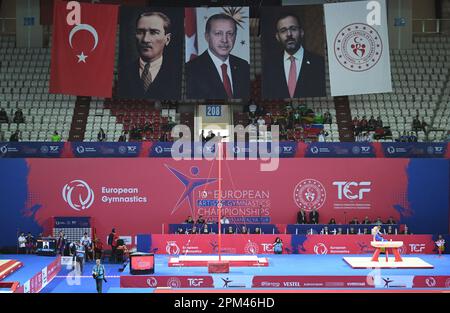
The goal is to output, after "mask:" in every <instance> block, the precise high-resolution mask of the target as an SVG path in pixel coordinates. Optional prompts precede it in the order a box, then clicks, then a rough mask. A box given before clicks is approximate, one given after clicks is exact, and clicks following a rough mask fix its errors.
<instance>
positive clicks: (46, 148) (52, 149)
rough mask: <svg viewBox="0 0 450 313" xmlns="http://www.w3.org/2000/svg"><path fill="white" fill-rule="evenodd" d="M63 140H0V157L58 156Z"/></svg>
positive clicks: (62, 146)
mask: <svg viewBox="0 0 450 313" xmlns="http://www.w3.org/2000/svg"><path fill="white" fill-rule="evenodd" d="M63 148H64V143H63V142H0V157H2V158H59V157H60V156H61V153H62V151H63Z"/></svg>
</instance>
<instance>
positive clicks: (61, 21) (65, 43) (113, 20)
mask: <svg viewBox="0 0 450 313" xmlns="http://www.w3.org/2000/svg"><path fill="white" fill-rule="evenodd" d="M66 6H67V7H66ZM75 7H76V6H75ZM117 12H118V6H117V5H104V4H101V5H100V4H89V3H80V11H79V12H76V8H75V9H73V8H72V7H69V6H68V4H67V2H62V1H59V0H58V1H55V5H54V13H53V42H52V56H51V68H50V93H62V94H70V95H78V96H97V97H111V95H112V83H113V72H114V53H115V49H116V29H117ZM77 14H79V15H80V19H79V21H77V20H76V18H75V17H76V15H77ZM69 24H71V25H69Z"/></svg>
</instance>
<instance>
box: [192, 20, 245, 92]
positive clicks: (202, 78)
mask: <svg viewBox="0 0 450 313" xmlns="http://www.w3.org/2000/svg"><path fill="white" fill-rule="evenodd" d="M205 28H206V29H205V39H206V41H207V42H208V49H207V50H206V51H205V52H203V53H202V54H201V55H200V56H198V57H196V58H195V59H193V60H191V61H189V62H188V63H187V64H186V89H187V98H188V99H232V98H237V99H242V98H248V96H249V89H250V65H249V64H248V62H247V61H245V60H243V59H241V58H238V57H236V56H234V55H232V54H230V52H231V50H232V49H233V47H234V43H235V41H236V32H237V25H236V21H235V20H234V19H233V18H232V17H231V16H229V15H226V14H215V15H212V16H211V17H209V19H208V21H207V22H206V27H205Z"/></svg>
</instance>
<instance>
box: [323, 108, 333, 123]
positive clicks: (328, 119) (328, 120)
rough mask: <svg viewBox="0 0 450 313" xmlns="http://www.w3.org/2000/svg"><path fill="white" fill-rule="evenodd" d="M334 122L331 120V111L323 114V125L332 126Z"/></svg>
mask: <svg viewBox="0 0 450 313" xmlns="http://www.w3.org/2000/svg"><path fill="white" fill-rule="evenodd" d="M332 122H333V120H332V118H331V113H330V111H326V112H325V113H324V114H323V123H324V124H331V123H332Z"/></svg>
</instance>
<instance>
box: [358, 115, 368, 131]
mask: <svg viewBox="0 0 450 313" xmlns="http://www.w3.org/2000/svg"><path fill="white" fill-rule="evenodd" d="M359 125H360V127H361V130H362V131H367V129H368V126H369V122H367V118H366V116H365V115H364V116H363V117H362V119H361V121H360V122H359Z"/></svg>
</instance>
